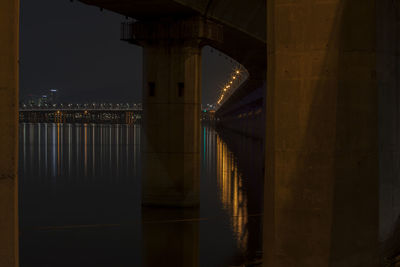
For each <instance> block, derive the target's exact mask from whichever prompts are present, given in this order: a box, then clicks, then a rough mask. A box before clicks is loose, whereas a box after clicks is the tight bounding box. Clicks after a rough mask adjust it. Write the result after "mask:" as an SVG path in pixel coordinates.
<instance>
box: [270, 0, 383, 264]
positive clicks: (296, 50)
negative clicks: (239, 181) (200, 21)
mask: <svg viewBox="0 0 400 267" xmlns="http://www.w3.org/2000/svg"><path fill="white" fill-rule="evenodd" d="M376 2H378V1H376V0H364V1H354V0H343V1H333V0H332V1H331V0H329V1H315V0H298V1H278V0H268V2H267V5H268V10H267V12H268V13H267V14H268V15H267V17H268V22H267V35H268V38H267V43H268V75H267V103H266V104H267V115H266V117H267V119H266V123H267V127H266V129H267V133H266V180H265V202H264V204H265V207H264V208H265V210H264V266H274V267H281V266H282V267H283V266H284V267H290V266H364V267H366V266H377V265H378V263H377V262H378V228H379V226H378V219H379V215H378V213H379V212H378V206H379V205H378V203H379V194H378V191H379V183H378V182H379V168H378V166H379V164H378V163H379V162H378V87H377V75H376V73H377V67H376V55H377V54H376V48H377V47H376V43H377V38H376V30H377V28H376V6H375V5H376Z"/></svg>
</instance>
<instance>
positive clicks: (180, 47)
mask: <svg viewBox="0 0 400 267" xmlns="http://www.w3.org/2000/svg"><path fill="white" fill-rule="evenodd" d="M218 32H219V31H218V27H216V26H215V25H214V24H212V23H209V22H207V21H204V20H203V19H200V18H190V19H182V20H176V19H171V18H169V19H168V18H166V19H162V20H160V21H155V22H138V23H135V24H133V28H132V33H133V36H134V40H133V42H134V43H137V44H139V45H142V46H143V47H144V48H143V61H144V62H143V65H144V68H143V71H144V74H143V75H144V76H143V82H144V86H143V127H142V130H143V135H142V136H143V142H142V144H143V146H142V155H143V160H144V163H143V186H142V188H143V190H142V200H143V204H144V205H156V206H175V207H193V206H198V205H199V177H200V101H201V97H200V89H201V87H200V78H201V73H200V71H201V65H200V64H201V54H200V52H201V47H202V46H203V45H204V44H205V43H204V41H205V40H209V39H218Z"/></svg>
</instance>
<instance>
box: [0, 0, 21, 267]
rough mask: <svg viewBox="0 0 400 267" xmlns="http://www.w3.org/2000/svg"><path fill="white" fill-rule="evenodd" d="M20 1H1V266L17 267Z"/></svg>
mask: <svg viewBox="0 0 400 267" xmlns="http://www.w3.org/2000/svg"><path fill="white" fill-rule="evenodd" d="M18 24H19V1H18V0H2V1H1V2H0V128H1V130H0V266H2V267H11V266H13V267H14V266H18V201H17V200H18V198H17V162H18V154H17V142H18V63H17V60H18V32H19V28H18Z"/></svg>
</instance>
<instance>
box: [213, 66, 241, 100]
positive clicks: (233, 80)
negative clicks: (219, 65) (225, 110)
mask: <svg viewBox="0 0 400 267" xmlns="http://www.w3.org/2000/svg"><path fill="white" fill-rule="evenodd" d="M247 76H248V72H247V70H245V69H244V68H242V67H241V66H240V67H237V68H235V69H234V70H233V72H232V74H231V75H230V76H229V77H230V78H229V81H228V82H227V83H226V84H225V85H224V86H222V87H221V91H220V96H219V99H218V101H217V104H218V105H221V102H222V101H223V100H224V99H226V98H228V96H227V95H226V94H228V93H229V95H230V94H232V93H233V90H232V89H236V88H237V87H238V86H239V85H240V84H241V81H242V80H243V78H247ZM234 85H235V86H234Z"/></svg>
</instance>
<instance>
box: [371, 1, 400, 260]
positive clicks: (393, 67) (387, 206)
mask: <svg viewBox="0 0 400 267" xmlns="http://www.w3.org/2000/svg"><path fill="white" fill-rule="evenodd" d="M399 8H400V2H399V1H391V0H380V1H377V9H376V11H377V29H376V33H377V40H378V43H377V80H378V89H379V182H380V183H379V189H380V206H379V215H380V216H379V217H380V232H379V240H380V242H381V243H382V248H383V256H384V257H388V258H393V257H395V256H397V255H400V217H399V215H400V172H399V168H400V91H399V90H400V88H399V85H400V83H399V82H400V80H399V79H400V61H399V55H400V35H399V30H400V25H399V24H400V16H399V15H400V12H399V11H400V10H399ZM389 261H391V260H390V259H389Z"/></svg>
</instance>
